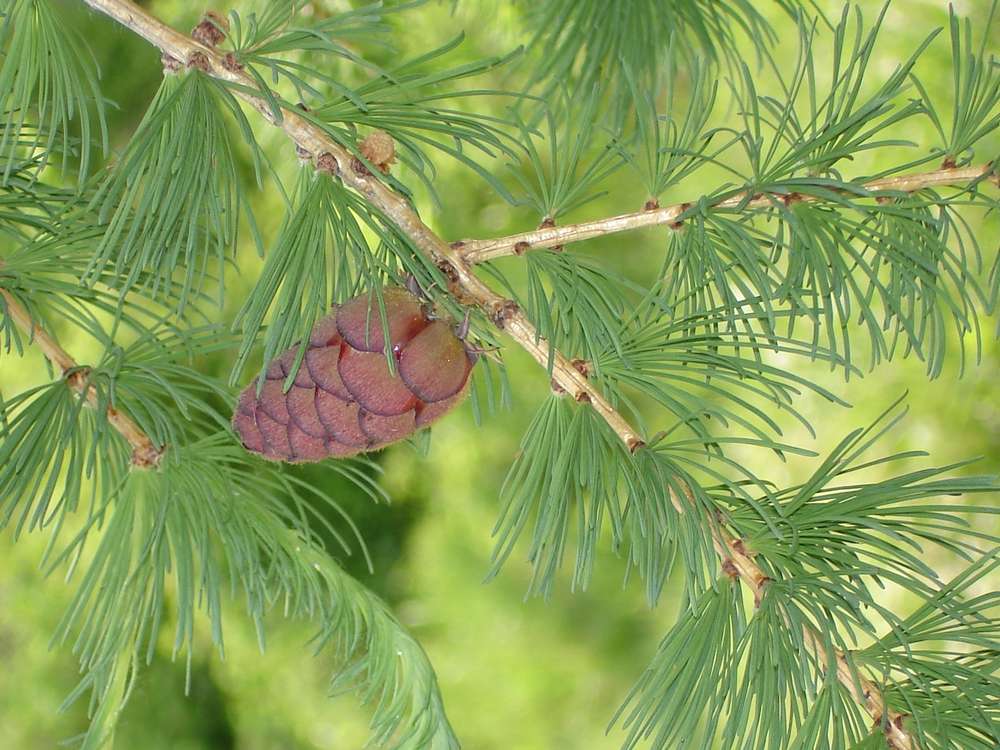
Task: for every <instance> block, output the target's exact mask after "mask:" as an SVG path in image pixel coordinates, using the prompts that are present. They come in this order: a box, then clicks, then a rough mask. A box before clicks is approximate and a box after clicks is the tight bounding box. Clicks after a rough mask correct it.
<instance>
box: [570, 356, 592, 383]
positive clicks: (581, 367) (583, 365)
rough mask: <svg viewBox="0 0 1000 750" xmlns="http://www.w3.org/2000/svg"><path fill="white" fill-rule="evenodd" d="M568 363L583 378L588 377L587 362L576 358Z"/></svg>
mask: <svg viewBox="0 0 1000 750" xmlns="http://www.w3.org/2000/svg"><path fill="white" fill-rule="evenodd" d="M569 363H570V364H571V365H573V369H575V370H576V371H577V372H578V373H580V374H581V375H583V377H585V378H589V377H590V362H588V361H587V360H585V359H579V358H577V359H571V360H570V362H569Z"/></svg>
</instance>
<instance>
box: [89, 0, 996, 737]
mask: <svg viewBox="0 0 1000 750" xmlns="http://www.w3.org/2000/svg"><path fill="white" fill-rule="evenodd" d="M83 2H85V3H86V4H87V5H89V6H90V7H92V8H94V9H95V10H97V11H99V12H101V13H104V14H105V15H107V16H109V17H111V18H113V19H114V20H116V21H118V22H119V23H121V24H122V25H124V26H126V27H127V28H129V29H131V30H132V31H134V32H135V33H136V34H138V35H139V36H141V37H143V38H144V39H146V40H147V41H148V42H150V43H151V44H153V45H155V46H156V47H158V48H159V49H160V51H161V52H162V53H163V54H164V55H165V56H166V57H167V58H168V59H170V60H171V61H172V63H173V64H176V63H178V62H179V63H181V64H186V65H188V66H189V67H197V68H198V69H199V70H201V71H203V72H204V73H206V74H208V75H210V76H213V77H215V78H217V79H219V80H222V81H226V82H228V83H231V84H235V88H234V89H233V93H234V95H236V96H238V97H239V98H241V99H243V100H244V101H245V102H247V103H248V104H250V105H251V106H252V107H253V108H254V109H256V110H257V111H258V112H259V113H260V114H261V115H262V116H263V117H264V118H265V119H266V120H267V121H268V122H270V123H271V124H272V125H275V126H276V127H279V128H281V129H282V130H284V131H285V133H286V134H287V135H288V137H289V138H290V139H291V140H292V141H293V142H294V143H295V144H296V145H297V146H298V147H299V149H300V151H301V152H302V153H303V154H309V156H310V158H312V159H313V161H314V163H315V165H316V167H317V169H322V170H326V171H329V172H332V173H335V174H337V175H339V177H340V178H341V179H342V180H343V182H344V184H346V185H348V186H349V187H351V188H353V189H354V190H356V191H358V192H359V193H360V194H361V195H363V196H364V197H365V198H366V199H367V200H368V201H369V202H370V203H371V204H372V205H373V206H375V207H377V208H378V209H379V210H380V211H382V213H383V214H385V215H386V216H387V217H388V218H389V219H390V220H391V221H392V222H393V223H394V224H395V225H396V226H397V228H398V229H399V231H400V232H402V233H403V234H404V235H406V236H407V237H408V238H409V239H410V240H411V241H412V242H413V244H414V245H415V247H417V248H418V249H419V250H420V251H421V252H422V253H424V254H425V255H426V256H427V257H428V258H430V259H431V260H432V261H434V262H435V263H436V264H437V265H438V267H439V268H441V269H442V271H443V272H444V273H445V275H446V276H447V277H448V278H449V279H450V281H451V282H452V284H451V291H452V292H453V293H454V294H455V296H456V297H457V298H458V299H459V300H460V301H467V302H470V303H472V304H475V305H476V306H478V307H479V308H480V309H481V310H482V311H483V312H484V313H486V314H487V315H488V316H489V317H490V318H491V319H492V320H493V322H494V323H495V324H496V325H497V326H498V327H499V328H501V329H502V330H504V331H506V332H507V333H508V334H509V335H510V336H511V338H513V339H514V340H515V341H516V342H517V343H518V344H519V345H520V346H521V347H522V348H524V349H525V350H526V351H527V352H528V353H529V354H530V355H531V356H532V357H533V358H534V359H535V360H536V361H537V362H538V363H539V364H540V365H541V366H542V367H547V366H548V361H549V353H550V351H549V344H548V342H547V341H546V340H545V339H543V338H541V337H540V336H539V335H538V332H537V331H536V329H535V328H534V326H533V325H532V324H531V322H530V321H529V320H528V319H527V318H526V317H525V316H524V314H523V313H522V312H521V311H520V309H518V307H517V305H516V304H514V302H513V301H512V300H509V299H505V298H503V297H501V296H500V295H498V294H497V293H496V292H494V291H493V290H492V289H490V288H489V287H488V286H487V285H486V284H485V283H483V282H482V281H481V280H480V279H479V278H478V277H477V276H475V274H474V273H473V271H472V267H471V266H472V264H473V263H475V262H479V261H480V260H485V259H486V258H483V257H480V256H479V255H477V254H475V253H474V252H470V251H469V247H470V244H468V243H466V244H464V245H463V243H455V244H454V245H449V244H448V243H447V242H445V241H444V240H443V239H441V238H440V237H439V236H438V235H437V234H435V233H434V232H433V230H431V229H430V228H429V227H428V226H427V225H426V224H425V223H424V222H423V221H422V220H421V218H420V217H419V216H418V215H417V213H416V212H415V211H414V210H413V208H412V207H411V206H410V204H409V203H408V202H407V200H406V199H405V198H404V197H403V196H401V195H399V194H397V193H396V192H395V191H393V190H392V189H391V188H389V187H388V186H386V185H385V184H384V183H382V182H381V181H380V180H379V179H378V178H377V177H376V176H375V175H372V174H371V173H369V172H368V170H367V169H358V168H357V164H358V162H357V160H356V159H355V157H354V156H353V155H352V154H351V153H350V152H349V151H348V150H346V149H345V148H343V147H342V146H341V145H340V144H338V143H337V142H336V141H334V140H333V139H332V138H330V137H329V136H328V135H327V134H326V133H325V132H324V131H323V129H322V128H320V127H319V126H317V125H315V124H313V123H311V122H309V121H308V120H306V119H304V118H303V117H301V115H300V114H299V113H298V112H296V111H295V110H293V109H287V108H283V109H282V112H281V118H280V120H278V119H277V118H276V117H275V115H274V112H273V111H272V109H271V106H270V105H269V104H268V103H267V102H266V101H265V100H264V99H263V98H262V97H260V96H259V95H257V94H255V93H253V92H254V91H255V90H257V82H256V81H255V80H254V79H252V78H251V77H250V76H248V75H247V74H246V73H244V72H243V70H242V68H241V67H240V65H239V63H238V61H236V60H235V59H234V58H233V57H232V55H226V54H223V53H220V52H218V51H217V50H215V49H214V48H211V47H207V46H204V45H202V44H199V43H198V42H196V41H194V40H193V39H191V38H190V37H188V36H185V35H184V34H180V33H178V32H177V31H175V30H173V29H171V28H170V27H168V26H166V25H165V24H163V23H162V22H161V21H159V20H158V19H156V18H155V17H153V16H152V15H150V14H149V13H147V12H146V11H145V10H143V9H142V8H140V7H138V6H137V5H135V4H134V3H132V2H130V0H83ZM942 171H943V172H947V175H946V177H942V178H939V179H941V180H942V181H941V182H938V183H934V184H945V183H948V182H952V181H954V180H955V177H954V174H953V173H952V171H948V170H942ZM985 173H986V170H985V169H982V168H976V169H974V170H969V175H968V176H967V177H966V180H968V179H973V178H975V177H978V176H982V175H983V174H985ZM884 182H886V183H889V182H892V180H887V181H884ZM883 189H897V190H898V189H902V188H900V187H898V186H897V187H895V188H891V187H890V186H888V185H887V186H886V187H885V188H883ZM728 200H730V201H733V202H734V203H733V205H738V204H740V203H742V202H743V201H745V200H746V196H737V197H734V198H730V199H728ZM760 200H762V201H766V202H771V201H772V200H774V198H773V197H766V198H761V199H760ZM683 210H685V209H681V208H679V207H674V208H672V209H669V208H668V209H658V210H656V211H649V212H643V213H642V214H638V215H635V214H633V215H629V216H636V217H639V216H641V217H643V218H641V219H640V218H635V219H629V218H628V217H616V218H613V219H607V220H604V225H605V227H612V226H613V227H617V228H614V229H605V231H602V232H599V233H598V234H597V235H595V234H591V235H589V236H599V234H602V233H603V234H607V233H610V231H624V230H626V229H632V228H637V227H639V226H650V225H653V224H663V223H672V222H674V221H676V218H677V216H678V215H679V214H680V213H681V212H682V211H683ZM651 218H652V219H655V218H659V221H655V220H650V219H651ZM616 222H617V223H616ZM640 222H645V223H640ZM593 224H599V222H595V223H593ZM579 226H584V225H578V227H579ZM567 229H570V228H569V227H558V228H555V229H543V230H539V232H535V233H528V235H524V236H534V235H538V234H542V235H543V236H544V237H548V239H546V240H544V241H545V242H546V243H547V244H544V245H537V246H544V247H547V246H550V245H555V244H560V243H563V242H572V241H575V240H578V239H584V238H585V237H583V236H579V237H572V236H571V237H569V238H567V237H566V236H560V235H559V234H558V233H559V232H564V231H566V230H567ZM546 233H555V234H551V236H550V234H546ZM507 239H509V238H505V240H494V241H486V243H485V244H479V245H476V243H471V246H472V247H473V248H474V249H475V248H476V247H478V248H483V247H485V246H486V245H487V244H488V243H490V242H493V243H500V242H506V240H507ZM518 241H520V240H517V241H515V242H514V243H513V244H510V243H506V244H507V245H509V250H510V251H513V250H514V247H515V246H516V244H517V242H518ZM505 246H506V245H505ZM495 254H507V252H506V251H505V252H501V253H495ZM495 254H491V255H489V256H488V257H494V255H495ZM552 375H553V381H554V384H555V385H557V386H559V388H560V389H562V390H564V391H566V392H567V393H569V394H570V395H572V396H573V397H574V398H575V399H576V400H577V401H581V402H588V403H590V405H591V406H592V407H593V408H594V409H595V410H596V411H597V412H598V413H599V414H600V415H601V417H602V418H603V419H604V420H605V421H606V422H607V423H608V425H609V426H610V427H611V428H612V429H613V430H614V431H615V433H616V434H617V435H618V437H619V438H620V439H621V440H622V442H624V443H625V445H626V446H627V447H628V449H629V450H630V451H633V452H634V451H635V450H637V449H638V448H639V447H640V446H642V445H643V441H642V439H641V437H640V436H639V434H638V433H637V432H636V430H635V429H634V428H633V427H632V426H631V425H630V424H629V422H628V421H627V420H626V419H625V418H624V417H623V416H622V415H621V414H620V413H618V411H617V410H616V409H615V408H614V407H612V406H611V404H610V403H608V401H607V400H606V399H605V398H604V396H603V394H601V393H600V391H598V390H597V389H596V388H595V387H594V386H593V385H592V384H591V383H590V382H589V380H588V378H587V376H586V374H585V368H578V367H577V366H575V365H574V363H573V362H571V361H570V360H568V359H567V358H565V357H564V356H562V355H561V354H559V353H558V352H556V353H555V354H554V366H553V371H552ZM672 500H673V503H674V505H675V507H677V508H678V509H679V510H681V511H682V512H683V506H682V504H681V503H680V500H679V499H678V498H676V497H672ZM713 539H714V540H715V546H716V551H717V552H718V554H719V557H720V559H721V560H722V562H723V569H724V570H726V571H727V572H730V574H732V572H731V571H732V570H735V571H736V574H737V575H738V576H739V577H740V578H741V580H744V581H745V582H746V583H747V585H749V586H750V587H751V590H752V591H753V592H754V594H755V596H758V597H759V596H760V595H761V593H762V591H763V587H764V586H766V585H767V581H768V580H769V579H768V578H767V576H766V575H765V574H764V573H763V571H762V570H761V568H760V567H759V566H758V565H757V563H756V561H755V560H754V555H753V553H751V552H749V551H747V550H746V549H745V547H744V546H743V544H742V541H740V540H737V539H735V538H734V537H733V536H732V535H731V534H730V533H729V532H727V531H726V530H725V529H723V528H722V527H721V526H719V524H713ZM805 636H806V637H805V642H806V644H807V647H808V648H809V649H810V651H811V652H812V653H814V654H815V655H816V656H817V658H818V659H819V660H821V661H822V659H823V654H825V649H824V647H823V644H822V641H821V640H820V639H819V637H818V636H817V635H816V634H815V633H812V632H811V631H810V632H809V633H806V634H805ZM837 663H838V669H837V675H838V678H839V679H840V681H841V683H843V684H844V685H845V686H846V687H847V689H848V690H849V691H850V694H851V695H852V696H854V697H855V699H856V700H857V701H858V702H859V703H860V704H862V705H863V706H864V707H865V710H866V711H867V712H868V714H869V715H870V716H871V717H872V718H873V719H874V720H876V721H878V722H880V723H881V722H882V719H883V714H884V712H885V704H884V701H883V699H882V696H881V694H880V692H879V690H878V688H877V687H876V686H875V684H874V683H872V682H870V681H868V680H864V679H861V680H860V684H859V680H856V679H855V674H856V672H855V670H853V669H852V668H851V666H850V664H849V662H848V660H847V657H846V655H844V654H843V653H841V652H839V651H838V652H837ZM887 718H888V719H889V721H888V723H887V724H886V725H885V728H884V731H885V734H886V738H887V740H888V741H889V743H890V746H891V747H892V748H894V750H915V748H916V744H915V743H914V742H913V741H912V739H911V737H910V736H909V734H907V732H906V731H905V730H904V729H903V728H902V716H901V715H899V714H893V713H890V715H889V716H888V717H887Z"/></svg>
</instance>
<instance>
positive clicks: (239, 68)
mask: <svg viewBox="0 0 1000 750" xmlns="http://www.w3.org/2000/svg"><path fill="white" fill-rule="evenodd" d="M222 67H223V68H225V69H226V70H228V71H229V72H230V73H242V72H243V63H241V62H240V61H239V60H237V59H236V55H234V54H233V53H232V52H227V53H226V54H225V56H223V58H222Z"/></svg>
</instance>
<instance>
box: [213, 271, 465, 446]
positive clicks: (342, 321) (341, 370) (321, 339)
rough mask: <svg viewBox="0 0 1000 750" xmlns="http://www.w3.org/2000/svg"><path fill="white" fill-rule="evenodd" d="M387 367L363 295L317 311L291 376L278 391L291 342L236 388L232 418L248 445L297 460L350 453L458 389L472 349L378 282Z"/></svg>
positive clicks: (404, 430) (443, 408)
mask: <svg viewBox="0 0 1000 750" xmlns="http://www.w3.org/2000/svg"><path fill="white" fill-rule="evenodd" d="M382 298H383V300H384V302H385V312H386V316H387V318H388V330H389V338H390V341H391V344H392V351H393V353H394V354H395V357H396V374H395V375H392V374H390V372H389V367H388V364H387V363H386V359H385V353H384V352H385V339H384V336H383V332H382V317H381V315H380V313H379V310H378V308H377V307H376V306H375V305H372V306H371V311H370V313H369V300H368V295H361V296H359V297H355V298H354V299H352V300H350V301H348V302H345V303H344V304H343V305H340V306H339V307H337V308H335V309H334V311H333V312H332V313H330V314H329V315H327V316H326V317H325V318H322V319H321V320H319V321H318V322H317V323H316V325H315V326H314V327H313V330H312V334H311V335H310V338H309V348H308V349H307V350H306V354H305V358H304V359H303V361H302V364H301V366H300V367H299V370H298V373H297V374H296V377H295V383H294V385H293V386H292V387H291V388H290V389H289V390H288V392H287V393H286V392H283V390H282V387H283V384H284V381H285V378H286V377H287V376H288V373H289V372H290V371H291V366H292V364H293V363H294V361H295V356H296V354H297V352H298V349H299V346H298V345H296V346H293V347H292V348H291V349H289V350H288V351H286V352H284V353H283V354H282V355H281V356H279V357H277V358H276V359H275V360H274V361H273V362H272V363H271V364H270V366H269V367H268V368H267V372H266V373H265V376H264V378H265V379H264V385H263V388H262V389H261V392H260V397H259V398H258V396H257V381H254V382H253V383H251V384H250V385H249V386H247V388H246V389H245V390H244V391H243V392H242V393H241V394H240V398H239V402H238V404H237V406H236V412H235V414H233V428H234V429H235V430H236V432H237V434H238V435H239V436H240V439H241V440H242V441H243V445H244V446H245V447H246V448H247V450H250V451H253V452H254V453H260V454H261V455H262V456H264V457H265V458H267V459H269V460H272V461H289V462H293V463H301V462H307V461H321V460H323V459H325V458H328V457H331V456H335V457H343V456H352V455H354V454H356V453H363V452H365V451H371V450H375V449H377V448H381V447H383V446H385V445H388V444H389V443H394V442H396V441H398V440H402V439H403V438H406V437H409V436H410V435H412V434H413V433H414V432H415V431H417V430H419V429H421V428H423V427H427V426H428V425H430V424H431V423H432V422H433V421H435V420H436V419H438V418H439V417H442V416H444V415H445V414H447V413H448V412H449V411H450V410H451V409H452V408H453V407H455V406H456V405H457V404H459V403H460V402H461V401H462V399H463V398H465V395H466V393H467V392H468V388H467V384H468V379H469V372H470V371H471V370H472V366H473V365H474V364H475V361H476V355H475V354H474V353H472V352H470V351H469V350H468V349H467V348H466V346H465V344H464V343H463V342H462V341H461V340H460V339H459V338H458V337H457V336H456V335H455V333H454V332H453V331H452V329H451V326H449V325H448V323H446V322H445V321H443V320H431V319H429V318H428V317H427V316H426V315H425V313H424V308H423V306H422V305H421V304H420V301H419V300H418V299H417V298H416V297H414V296H413V295H412V294H410V293H409V292H407V291H406V290H404V289H400V288H398V287H388V288H386V289H384V290H383V291H382Z"/></svg>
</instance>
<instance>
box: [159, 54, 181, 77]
mask: <svg viewBox="0 0 1000 750" xmlns="http://www.w3.org/2000/svg"><path fill="white" fill-rule="evenodd" d="M160 64H161V65H162V66H163V75H165V76H168V75H174V74H175V73H178V72H179V71H180V69H181V67H182V66H181V61H180V60H178V59H177V58H176V57H174V56H173V55H168V54H167V53H166V52H164V53H163V54H162V55H160Z"/></svg>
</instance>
